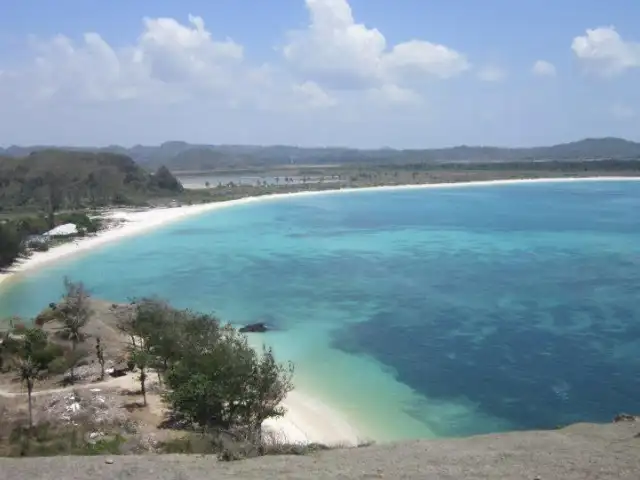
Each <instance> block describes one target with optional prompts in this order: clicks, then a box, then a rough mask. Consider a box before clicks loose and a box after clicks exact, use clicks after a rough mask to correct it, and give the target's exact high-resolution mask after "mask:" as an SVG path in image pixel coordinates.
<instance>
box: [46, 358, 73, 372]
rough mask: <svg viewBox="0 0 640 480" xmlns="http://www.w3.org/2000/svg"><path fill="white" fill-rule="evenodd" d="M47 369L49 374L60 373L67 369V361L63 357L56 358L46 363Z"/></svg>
mask: <svg viewBox="0 0 640 480" xmlns="http://www.w3.org/2000/svg"><path fill="white" fill-rule="evenodd" d="M47 370H48V371H49V374H50V375H62V374H63V373H65V372H66V371H67V370H69V362H68V360H67V359H66V358H65V357H59V358H56V359H55V360H52V361H51V362H50V363H49V365H47Z"/></svg>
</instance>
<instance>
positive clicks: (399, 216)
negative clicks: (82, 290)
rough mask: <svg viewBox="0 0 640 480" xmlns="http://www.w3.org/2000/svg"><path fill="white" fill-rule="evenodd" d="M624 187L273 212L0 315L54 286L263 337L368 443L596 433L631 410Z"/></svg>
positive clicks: (32, 284) (251, 208) (224, 219)
mask: <svg viewBox="0 0 640 480" xmlns="http://www.w3.org/2000/svg"><path fill="white" fill-rule="evenodd" d="M638 212H640V182H572V183H544V184H520V185H508V186H472V187H464V188H444V189H431V190H401V191H366V192H365V191H362V192H352V193H338V194H331V195H318V196H307V197H296V198H293V199H278V200H269V201H265V202H261V203H255V204H248V205H240V206H234V207H231V208H228V209H224V210H220V211H217V212H212V213H208V214H204V215H202V216H199V217H193V218H189V219H186V220H183V221H181V222H180V223H175V224H171V225H169V226H167V227H166V228H163V229H162V230H157V231H153V232H150V233H148V234H145V235H143V236H139V237H135V238H130V239H125V240H123V241H122V242H120V243H118V244H111V245H106V246H103V247H101V248H99V249H97V250H96V251H94V252H91V254H88V255H83V256H79V257H75V258H72V259H67V260H63V261H60V262H59V263H57V264H55V265H51V266H48V267H46V268H42V269H41V270H39V271H37V272H36V271H33V272H28V275H27V274H23V275H21V276H20V277H18V278H17V279H16V280H15V281H12V282H11V283H10V284H8V285H7V286H6V287H3V290H2V292H0V314H9V313H19V314H23V315H33V314H35V313H36V312H37V311H39V310H40V309H41V307H43V306H44V305H46V304H47V303H48V302H50V301H53V300H55V299H56V298H57V297H58V295H59V294H60V292H61V287H62V282H61V279H62V277H63V276H64V275H69V276H71V277H72V278H73V279H77V280H82V281H84V282H85V283H86V284H87V285H88V286H89V288H90V289H91V291H92V292H93V293H94V294H95V295H96V296H98V297H103V298H107V299H110V300H114V301H124V300H126V299H127V298H130V297H132V296H141V295H150V294H157V295H160V296H162V297H165V298H167V299H169V300H170V301H171V302H173V303H174V304H175V305H177V306H180V307H189V308H192V309H196V310H205V311H212V310H213V311H215V312H216V313H217V314H218V315H219V316H220V317H222V318H223V319H225V320H227V321H230V322H232V323H234V324H242V323H247V322H252V321H256V320H258V319H267V320H268V321H269V322H270V323H272V324H273V325H274V326H275V327H277V331H274V332H272V333H269V334H267V335H264V336H260V335H255V336H253V337H252V341H253V342H256V343H257V342H261V341H266V342H267V343H269V344H271V345H273V346H274V348H275V349H276V353H277V355H278V356H279V358H280V359H282V360H285V359H291V360H293V361H294V362H295V364H296V369H297V370H296V372H297V373H296V382H297V384H298V386H299V387H300V389H301V390H304V391H307V392H310V393H313V394H315V395H318V396H319V397H320V398H321V399H322V400H324V401H326V402H327V403H329V404H330V405H334V406H337V407H339V408H340V409H341V410H342V411H343V412H344V413H345V414H346V416H347V417H348V418H349V420H350V421H351V422H353V424H354V425H355V426H356V427H358V428H360V429H361V430H362V432H363V436H367V437H373V438H374V439H377V440H394V439H399V438H415V437H441V436H458V435H468V434H475V433H484V432H491V431H499V430H506V429H529V428H552V427H554V426H556V425H558V424H567V423H571V422H575V421H587V420H589V421H609V420H610V419H611V418H612V417H613V416H614V415H615V414H616V413H618V412H622V411H630V412H637V411H638V407H639V406H640V404H639V402H640V375H638V372H640V307H638V305H639V299H640V296H639V293H640V221H639V218H640V215H639V213H638Z"/></svg>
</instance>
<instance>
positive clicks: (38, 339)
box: [14, 328, 47, 428]
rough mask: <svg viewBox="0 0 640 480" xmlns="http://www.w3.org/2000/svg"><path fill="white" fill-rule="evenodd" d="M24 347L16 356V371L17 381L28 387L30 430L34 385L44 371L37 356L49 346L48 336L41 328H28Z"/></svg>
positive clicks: (22, 346)
mask: <svg viewBox="0 0 640 480" xmlns="http://www.w3.org/2000/svg"><path fill="white" fill-rule="evenodd" d="M22 336H23V337H22V345H21V348H20V349H19V351H18V353H17V354H16V355H15V356H14V369H15V371H16V372H17V379H18V380H20V382H21V383H23V384H26V386H27V400H28V402H29V428H31V427H33V402H32V393H33V385H34V383H35V381H36V379H37V378H38V376H39V375H40V371H41V370H43V367H42V364H41V362H39V361H37V360H36V355H37V354H38V353H39V352H41V351H42V350H43V349H44V348H45V347H46V346H47V334H46V332H44V331H42V330H41V329H39V328H28V329H25V330H24V331H23V332H22Z"/></svg>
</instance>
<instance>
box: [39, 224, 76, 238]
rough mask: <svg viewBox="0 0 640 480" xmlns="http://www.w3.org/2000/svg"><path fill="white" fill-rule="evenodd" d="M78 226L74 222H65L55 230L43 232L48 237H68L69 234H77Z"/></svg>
mask: <svg viewBox="0 0 640 480" xmlns="http://www.w3.org/2000/svg"><path fill="white" fill-rule="evenodd" d="M77 234H78V227H76V225H75V224H74V223H65V224H64V225H58V226H57V227H56V228H54V229H53V230H49V231H48V232H46V233H43V235H44V236H46V237H68V236H69V235H77Z"/></svg>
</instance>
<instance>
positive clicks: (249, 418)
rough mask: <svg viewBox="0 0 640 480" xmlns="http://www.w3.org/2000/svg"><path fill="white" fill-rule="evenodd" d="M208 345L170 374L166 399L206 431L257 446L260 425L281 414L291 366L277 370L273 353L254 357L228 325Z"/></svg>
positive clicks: (193, 351) (177, 364)
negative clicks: (223, 433) (237, 436)
mask: <svg viewBox="0 0 640 480" xmlns="http://www.w3.org/2000/svg"><path fill="white" fill-rule="evenodd" d="M209 339H210V340H213V341H210V342H209V344H208V345H207V347H206V348H195V349H191V350H189V351H188V352H185V354H184V356H182V357H181V358H180V360H179V361H177V362H175V363H174V364H173V365H172V366H171V367H170V368H169V371H168V372H167V375H166V383H167V385H168V386H169V387H170V391H169V392H168V393H167V394H166V395H165V397H166V399H167V400H168V401H169V403H170V404H171V405H172V406H173V408H174V410H175V411H176V413H179V414H181V415H182V416H184V417H185V418H186V419H188V420H189V421H190V422H191V423H193V424H195V425H198V426H199V427H200V428H202V429H203V430H204V431H207V430H214V431H215V430H218V431H227V432H229V431H232V432H235V433H240V434H242V435H243V436H244V437H245V439H247V440H250V441H252V442H258V441H259V439H260V436H261V425H262V422H263V421H264V420H266V419H267V418H270V417H277V416H281V415H283V414H284V410H283V409H282V408H281V407H279V404H280V402H281V401H282V400H283V399H284V398H285V396H286V395H287V393H288V392H290V391H291V389H292V388H293V386H292V383H291V378H292V375H293V366H292V365H291V364H288V365H281V364H278V363H277V362H276V361H275V359H274V357H273V353H272V352H271V350H265V351H264V352H263V354H262V355H258V354H257V353H256V351H255V350H254V349H252V348H251V347H250V346H249V345H248V343H247V339H246V336H244V335H242V334H240V333H238V332H237V331H236V330H235V329H234V328H232V327H231V326H228V325H227V326H224V327H220V328H219V330H218V335H217V338H215V339H214V338H213V337H209ZM200 347H202V345H201V346H200Z"/></svg>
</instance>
